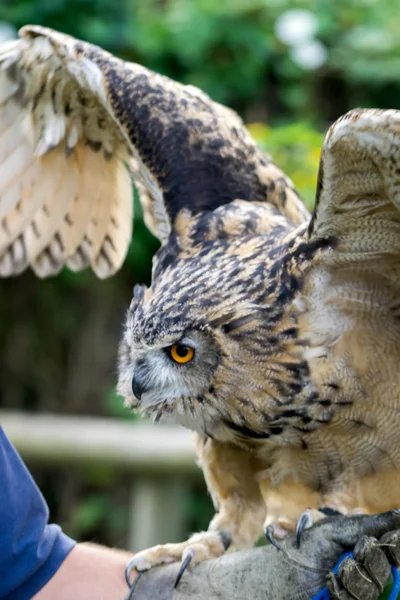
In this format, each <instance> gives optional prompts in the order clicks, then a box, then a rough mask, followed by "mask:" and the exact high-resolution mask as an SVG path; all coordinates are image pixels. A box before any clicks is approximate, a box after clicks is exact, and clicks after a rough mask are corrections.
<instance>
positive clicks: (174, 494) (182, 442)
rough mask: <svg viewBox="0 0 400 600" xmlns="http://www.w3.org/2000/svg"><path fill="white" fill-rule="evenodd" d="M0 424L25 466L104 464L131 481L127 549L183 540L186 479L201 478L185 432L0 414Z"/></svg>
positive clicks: (84, 419) (89, 420) (100, 420)
mask: <svg viewBox="0 0 400 600" xmlns="http://www.w3.org/2000/svg"><path fill="white" fill-rule="evenodd" d="M0 424H1V425H2V427H3V429H4V431H5V432H6V434H7V436H8V437H9V438H10V440H11V441H12V443H13V444H14V445H15V446H16V448H17V450H18V451H19V452H20V454H21V456H22V457H23V459H24V460H26V461H27V462H28V463H29V464H32V463H35V462H36V463H40V464H42V465H71V466H74V467H77V468H80V467H85V466H89V465H102V466H105V465H107V466H108V467H111V468H114V469H115V470H116V471H119V472H124V473H126V476H127V477H129V478H130V480H131V481H132V485H131V495H130V522H129V524H127V529H128V536H127V539H128V542H127V544H128V549H131V550H135V551H138V550H141V549H142V548H146V547H149V546H152V545H154V544H157V543H164V542H167V541H169V542H173V541H179V540H182V539H183V536H184V502H185V495H186V493H187V490H188V486H189V483H190V479H192V478H194V477H200V478H201V476H202V475H201V471H200V469H199V468H198V467H197V466H196V461H195V453H194V446H193V442H192V438H191V434H190V432H189V431H187V430H185V429H183V428H181V427H173V426H161V425H153V424H150V423H144V422H132V423H129V422H124V421H117V420H116V419H105V418H97V417H70V416H59V415H49V414H27V413H21V412H11V411H4V410H1V411H0Z"/></svg>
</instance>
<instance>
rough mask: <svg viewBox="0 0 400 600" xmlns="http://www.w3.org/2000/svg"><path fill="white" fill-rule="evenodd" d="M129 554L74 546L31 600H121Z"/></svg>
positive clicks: (87, 545)
mask: <svg viewBox="0 0 400 600" xmlns="http://www.w3.org/2000/svg"><path fill="white" fill-rule="evenodd" d="M130 558H132V554H128V553H127V552H122V551H120V550H113V549H110V548H103V547H101V546H96V545H94V544H78V545H77V546H76V547H75V548H74V549H73V550H71V552H70V553H69V555H68V556H67V558H66V559H65V561H64V562H63V563H62V565H61V567H60V568H59V570H58V571H57V573H56V574H55V575H54V577H52V578H51V579H50V581H49V582H48V583H47V585H45V586H44V587H43V588H42V589H41V590H40V591H39V592H38V593H37V594H36V595H35V596H34V597H33V599H32V600H54V598H57V600H77V598H81V599H84V600H124V598H126V596H127V593H128V591H129V590H128V587H127V584H126V582H125V567H126V565H127V563H128V561H129V560H130Z"/></svg>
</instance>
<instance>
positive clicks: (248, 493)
mask: <svg viewBox="0 0 400 600" xmlns="http://www.w3.org/2000/svg"><path fill="white" fill-rule="evenodd" d="M196 450H197V454H198V457H199V461H200V464H201V466H202V468H203V471H204V476H205V480H206V483H207V486H208V490H209V492H210V494H211V497H212V499H213V502H214V505H215V507H216V509H217V510H218V512H217V514H216V515H215V517H214V518H213V519H212V521H211V523H210V525H209V528H208V531H203V532H201V533H196V534H195V535H193V536H191V537H190V538H189V539H188V540H187V541H186V542H182V543H180V544H166V545H160V546H155V547H154V548H149V549H148V550H143V551H142V552H139V553H138V554H136V556H135V557H134V558H133V560H132V561H131V566H132V568H133V567H135V568H136V569H137V570H138V571H143V570H147V569H150V568H151V567H153V566H155V565H159V564H162V563H170V562H174V561H178V560H181V561H182V565H181V570H180V572H179V575H178V580H179V579H180V577H181V576H182V574H183V572H184V570H185V569H186V568H187V566H188V565H189V564H190V566H193V565H195V564H197V563H199V562H202V561H203V560H207V559H210V558H216V557H218V556H221V555H222V554H224V552H225V551H226V550H227V548H228V547H229V546H230V545H232V546H234V547H236V548H249V547H251V546H252V545H253V544H254V542H255V541H256V539H257V538H258V537H259V536H260V535H261V533H262V524H263V520H264V518H265V504H264V502H263V498H262V496H261V493H260V489H259V484H258V482H257V481H256V479H255V472H256V470H257V469H256V467H255V465H254V464H253V458H252V456H251V454H250V453H249V452H246V451H245V450H242V449H240V448H237V447H235V446H233V445H231V444H228V443H220V442H216V441H214V440H211V439H204V438H200V436H197V435H196Z"/></svg>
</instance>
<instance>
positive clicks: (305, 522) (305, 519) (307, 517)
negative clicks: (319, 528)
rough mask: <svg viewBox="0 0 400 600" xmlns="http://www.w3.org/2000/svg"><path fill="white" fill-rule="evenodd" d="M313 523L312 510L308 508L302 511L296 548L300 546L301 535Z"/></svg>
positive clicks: (297, 531) (297, 529)
mask: <svg viewBox="0 0 400 600" xmlns="http://www.w3.org/2000/svg"><path fill="white" fill-rule="evenodd" d="M312 524H313V520H312V516H311V512H310V511H309V510H308V509H306V510H304V511H303V512H302V513H301V516H300V519H299V521H298V523H297V527H296V548H300V542H301V536H302V534H303V531H304V530H305V529H308V528H309V527H311V525H312Z"/></svg>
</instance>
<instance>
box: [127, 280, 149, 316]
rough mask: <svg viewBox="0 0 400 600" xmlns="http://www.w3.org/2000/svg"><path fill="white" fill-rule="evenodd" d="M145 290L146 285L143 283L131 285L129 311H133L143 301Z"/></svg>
mask: <svg viewBox="0 0 400 600" xmlns="http://www.w3.org/2000/svg"><path fill="white" fill-rule="evenodd" d="M146 290H147V286H145V285H135V286H134V287H133V298H132V302H131V305H130V307H129V311H130V312H131V313H133V312H135V310H136V309H137V307H138V306H139V305H140V304H141V303H142V302H143V298H144V295H145V292H146Z"/></svg>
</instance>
